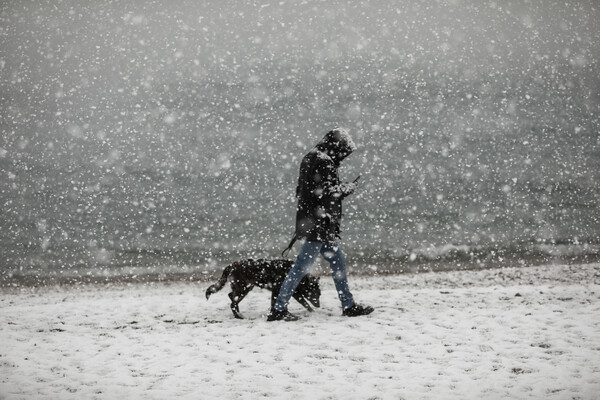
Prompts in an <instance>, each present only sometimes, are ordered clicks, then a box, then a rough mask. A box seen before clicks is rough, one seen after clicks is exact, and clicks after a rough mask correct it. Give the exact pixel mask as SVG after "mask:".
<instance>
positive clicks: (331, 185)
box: [296, 129, 356, 243]
mask: <svg viewBox="0 0 600 400" xmlns="http://www.w3.org/2000/svg"><path fill="white" fill-rule="evenodd" d="M355 148H356V147H355V145H354V142H352V139H351V138H350V136H349V135H348V133H347V132H346V131H345V130H343V129H334V130H332V131H330V132H328V133H327V134H326V135H325V137H324V138H323V139H322V140H321V141H320V142H319V144H317V146H316V147H315V148H313V149H312V150H311V151H310V152H309V153H308V154H307V155H306V156H304V158H303V159H302V162H301V164H300V176H299V177H298V187H297V188H296V197H297V198H298V208H297V213H296V236H297V238H298V239H305V240H307V241H317V242H324V243H334V242H335V241H336V240H337V238H339V235H340V223H341V219H342V200H343V199H344V198H345V197H346V196H348V195H349V194H351V193H352V192H353V191H354V189H355V188H356V184H355V183H340V179H339V176H338V167H339V165H340V162H341V161H342V160H343V159H344V158H346V157H347V156H348V155H349V154H350V153H352V151H354V150H355Z"/></svg>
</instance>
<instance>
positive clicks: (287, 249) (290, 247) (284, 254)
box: [281, 233, 298, 258]
mask: <svg viewBox="0 0 600 400" xmlns="http://www.w3.org/2000/svg"><path fill="white" fill-rule="evenodd" d="M297 239H298V236H297V235H296V234H295V233H294V236H292V240H291V242H290V244H288V247H286V249H285V250H284V251H282V252H281V257H283V258H285V257H287V255H288V254H290V251H291V250H292V246H293V245H294V243H296V240H297Z"/></svg>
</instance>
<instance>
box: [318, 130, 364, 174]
mask: <svg viewBox="0 0 600 400" xmlns="http://www.w3.org/2000/svg"><path fill="white" fill-rule="evenodd" d="M316 147H317V149H318V150H319V151H322V152H323V153H325V154H327V155H328V156H329V157H331V159H332V160H333V161H334V162H335V163H336V164H338V165H339V163H340V162H341V161H342V160H343V159H344V158H346V157H348V156H349V155H350V154H351V153H352V152H353V151H354V150H356V145H355V144H354V142H353V141H352V138H351V137H350V134H349V133H348V131H347V130H346V129H343V128H335V129H332V130H330V131H329V132H327V133H326V134H325V136H324V137H323V139H321V141H320V142H319V143H318V144H317V146H316Z"/></svg>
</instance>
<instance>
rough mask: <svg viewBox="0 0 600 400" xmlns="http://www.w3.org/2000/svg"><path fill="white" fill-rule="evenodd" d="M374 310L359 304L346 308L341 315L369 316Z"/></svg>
mask: <svg viewBox="0 0 600 400" xmlns="http://www.w3.org/2000/svg"><path fill="white" fill-rule="evenodd" d="M373 311H375V309H374V308H373V307H371V306H361V305H360V304H355V305H353V306H352V307H348V308H346V309H345V310H344V312H342V315H343V316H345V317H358V316H360V315H369V314H371V313H372V312H373Z"/></svg>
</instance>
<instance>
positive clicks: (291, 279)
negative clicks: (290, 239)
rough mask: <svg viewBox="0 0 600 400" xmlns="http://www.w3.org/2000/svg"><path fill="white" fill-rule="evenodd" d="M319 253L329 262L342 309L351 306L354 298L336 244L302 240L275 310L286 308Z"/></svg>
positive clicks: (340, 253) (282, 286) (343, 261)
mask: <svg viewBox="0 0 600 400" xmlns="http://www.w3.org/2000/svg"><path fill="white" fill-rule="evenodd" d="M319 253H321V255H322V256H323V258H324V259H325V260H327V261H328V262H329V266H330V267H331V272H332V275H333V282H334V283H335V288H336V290H337V293H338V297H339V298H340V301H341V302H342V309H344V310H345V309H346V308H349V307H352V306H353V305H354V299H353V298H352V293H350V288H349V287H348V276H347V275H346V259H345V258H344V253H342V250H341V249H340V247H339V246H338V245H337V244H334V245H330V244H326V243H321V242H304V243H303V244H302V246H301V247H300V252H299V253H298V258H296V262H295V263H294V265H293V266H292V269H290V272H288V274H287V276H286V277H285V280H284V281H283V284H282V285H281V290H280V291H279V295H278V296H277V300H276V301H275V306H274V308H275V310H277V311H283V310H285V309H287V306H288V304H289V302H290V299H291V297H292V294H293V293H294V290H296V288H297V287H298V284H299V283H300V281H301V280H302V278H303V277H304V275H306V274H307V273H308V272H309V271H310V269H311V267H312V266H313V264H314V262H315V260H316V258H317V256H318V255H319Z"/></svg>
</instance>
